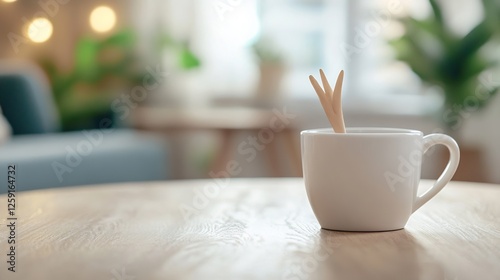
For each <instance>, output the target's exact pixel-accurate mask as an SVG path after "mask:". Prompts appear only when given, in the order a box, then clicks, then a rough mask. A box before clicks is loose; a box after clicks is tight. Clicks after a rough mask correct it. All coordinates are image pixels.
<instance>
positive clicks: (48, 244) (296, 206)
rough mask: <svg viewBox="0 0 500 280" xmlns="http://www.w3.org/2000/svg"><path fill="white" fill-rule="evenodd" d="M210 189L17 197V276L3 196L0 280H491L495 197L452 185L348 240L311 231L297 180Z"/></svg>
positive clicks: (192, 184)
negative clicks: (11, 265) (401, 221)
mask: <svg viewBox="0 0 500 280" xmlns="http://www.w3.org/2000/svg"><path fill="white" fill-rule="evenodd" d="M221 180H223V179H221ZM215 182H216V181H210V180H199V181H172V182H158V183H129V184H115V185H102V186H92V187H76V188H67V189H53V190H42V191H33V192H25V193H19V197H18V210H17V211H18V217H19V220H18V228H17V235H18V247H17V260H18V262H17V272H16V273H12V272H9V271H7V269H6V262H5V258H6V256H5V254H6V250H7V249H6V247H7V242H6V236H7V228H6V226H5V224H6V206H5V201H6V197H5V195H3V196H0V201H1V204H0V206H1V209H0V223H1V225H0V254H1V255H2V257H1V258H2V261H1V262H0V279H2V280H4V279H51V280H58V279H71V280H78V279H106V280H109V279H116V280H125V279H127V280H131V279H443V280H445V279H450V280H452V279H453V280H454V279H457V280H463V279H482V280H483V279H500V218H499V217H500V186H494V185H484V184H476V183H460V182H452V183H450V185H449V186H447V187H446V188H445V189H444V190H443V191H442V192H441V193H439V194H438V195H437V196H436V197H435V198H434V199H432V200H431V201H430V202H429V203H428V204H426V205H424V206H423V207H422V208H421V209H420V210H418V211H417V212H416V213H415V214H414V215H413V216H412V218H411V219H410V221H409V222H408V224H407V226H406V228H405V229H404V230H399V231H392V232H380V233H356V232H354V233H352V232H334V231H327V230H322V229H320V227H319V225H318V223H317V221H316V219H315V217H314V216H313V213H312V211H311V209H310V207H309V204H308V201H307V198H306V194H305V190H304V186H303V181H302V179H230V180H229V179H228V182H227V185H225V187H224V188H222V189H220V192H217V189H216V188H214V186H215V185H214V184H215ZM220 182H221V184H222V183H226V181H220ZM429 184H430V182H429V181H424V182H422V185H424V186H429ZM204 189H205V191H207V193H208V194H209V196H210V197H209V198H207V199H206V200H204V199H201V198H200V197H201V196H200V195H199V194H200V193H202V192H203V190H204ZM189 207H191V208H192V209H194V211H192V212H190V213H189V214H190V215H188V216H186V218H187V219H184V216H183V214H182V213H183V212H182V211H181V210H182V209H189ZM196 207H198V209H199V210H197V209H196Z"/></svg>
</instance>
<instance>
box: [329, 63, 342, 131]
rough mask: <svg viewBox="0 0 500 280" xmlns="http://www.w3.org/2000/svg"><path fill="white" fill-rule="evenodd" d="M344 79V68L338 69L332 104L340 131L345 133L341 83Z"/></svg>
mask: <svg viewBox="0 0 500 280" xmlns="http://www.w3.org/2000/svg"><path fill="white" fill-rule="evenodd" d="M343 81H344V70H342V71H340V73H339V76H338V77H337V81H336V82H335V89H334V90H333V92H332V94H333V96H332V98H331V100H332V105H333V107H332V108H333V110H334V111H335V114H336V115H337V117H338V118H337V119H336V122H337V125H338V127H339V131H338V132H340V133H345V123H344V113H343V112H342V84H343Z"/></svg>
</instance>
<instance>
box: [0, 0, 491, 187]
mask: <svg viewBox="0 0 500 280" xmlns="http://www.w3.org/2000/svg"><path fill="white" fill-rule="evenodd" d="M0 35H1V38H2V39H0V106H1V109H2V112H3V116H4V121H3V125H2V130H3V133H2V138H3V141H2V144H1V145H0V163H1V164H3V165H6V164H8V163H16V164H18V165H19V166H20V170H21V171H20V172H19V174H23V173H25V174H30V175H29V176H26V177H25V178H24V179H21V176H20V179H19V181H20V182H19V185H20V186H21V185H24V186H25V189H32V188H40V187H54V186H67V185H78V184H92V183H105V182H119V181H145V180H163V179H189V178H208V177H227V176H231V177H266V176H301V167H300V139H299V132H300V130H303V129H308V128H319V127H328V126H329V124H328V122H327V119H326V117H325V116H324V113H323V110H322V108H321V106H320V103H319V101H318V99H317V96H316V94H315V93H314V91H313V90H312V88H311V85H310V84H309V80H308V75H310V74H314V75H316V76H317V75H318V72H317V71H318V69H319V68H322V69H324V70H325V72H326V73H327V75H328V77H329V78H330V80H334V79H335V78H336V76H337V74H338V72H339V71H340V70H341V69H344V70H345V71H346V75H345V79H346V80H345V83H344V91H343V106H344V114H345V120H346V125H347V126H375V127H400V128H412V129H418V130H421V131H423V132H424V133H425V134H427V133H433V132H442V133H447V134H450V135H451V136H453V137H454V138H455V139H456V140H457V141H458V142H459V145H460V146H461V149H462V160H461V165H460V167H459V171H458V173H457V174H456V176H455V180H468V181H479V182H496V183H500V172H499V171H500V144H499V143H500V125H499V120H500V98H499V97H498V96H497V94H496V93H497V92H498V88H499V87H500V75H499V74H500V69H499V67H498V65H497V62H498V61H499V58H500V52H499V51H498V50H499V39H500V38H499V35H500V1H498V0H458V1H451V0H440V1H437V0H436V1H429V0H418V1H417V0H416V1H400V0H377V1H373V0H372V1H368V0H355V1H347V0H273V1H271V0H204V1H201V0H142V1H138V0H126V1H118V0H88V1H76V0H40V1H28V0H0ZM447 159H448V155H447V152H446V151H445V150H441V149H435V150H433V151H432V152H431V153H429V154H428V155H427V156H426V158H425V164H424V168H423V177H424V178H436V177H437V176H438V175H439V174H440V173H441V170H442V169H443V168H444V164H445V163H446V162H447ZM21 180H23V181H21ZM21 188H23V187H22V186H21Z"/></svg>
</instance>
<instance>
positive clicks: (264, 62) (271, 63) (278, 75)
mask: <svg viewBox="0 0 500 280" xmlns="http://www.w3.org/2000/svg"><path fill="white" fill-rule="evenodd" d="M252 47H253V51H254V53H255V55H256V57H257V59H258V63H259V74H260V75H259V84H258V87H257V92H256V98H257V99H262V100H272V99H275V98H276V97H277V95H278V94H279V92H280V87H281V83H282V81H283V78H284V76H285V71H286V66H285V59H284V57H283V55H282V54H281V53H280V51H279V50H278V49H277V47H276V46H275V45H274V44H273V42H272V41H271V40H270V39H269V38H266V37H262V38H260V39H259V40H258V41H257V42H256V43H255V44H254V45H253V46H252Z"/></svg>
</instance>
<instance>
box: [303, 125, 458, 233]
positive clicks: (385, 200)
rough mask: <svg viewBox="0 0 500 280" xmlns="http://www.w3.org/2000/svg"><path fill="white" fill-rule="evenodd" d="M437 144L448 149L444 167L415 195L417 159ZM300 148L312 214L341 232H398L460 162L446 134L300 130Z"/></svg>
mask: <svg viewBox="0 0 500 280" xmlns="http://www.w3.org/2000/svg"><path fill="white" fill-rule="evenodd" d="M437 144H441V145H444V146H446V147H447V148H448V149H449V151H450V159H449V162H448V165H447V166H446V168H445V170H444V172H443V174H441V176H440V177H439V178H438V179H437V181H436V182H435V183H434V185H433V186H432V187H431V188H430V189H429V190H427V191H426V192H425V193H424V194H423V195H421V196H418V195H417V189H418V185H419V182H420V170H421V166H422V156H423V154H424V153H425V152H426V151H427V150H428V149H429V148H430V147H432V146H434V145H437ZM301 149H302V168H303V171H304V181H305V186H306V191H307V196H308V199H309V203H310V204H311V207H312V210H313V212H314V214H315V216H316V218H317V219H318V222H319V223H320V225H321V227H322V228H324V229H330V230H342V231H388V230H397V229H402V228H403V227H404V226H405V225H406V223H407V222H408V219H409V218H410V215H411V214H412V213H413V212H415V211H416V210H417V209H418V208H420V207H421V206H422V205H423V204H425V203H426V202H427V201H429V200H430V199H431V198H432V197H434V196H435V195H436V194H437V193H438V192H439V191H440V190H441V189H442V188H443V187H444V186H445V185H446V184H447V183H448V182H449V181H450V180H451V178H452V177H453V175H454V174H455V171H456V170H457V167H458V163H459V160H460V150H459V148H458V145H457V143H456V142H455V140H453V138H451V137H450V136H447V135H444V134H430V135H427V136H424V135H423V133H422V132H420V131H417V130H409V129H396V128H348V129H347V132H346V133H334V132H333V130H332V129H331V128H330V129H311V130H304V131H302V132H301Z"/></svg>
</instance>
